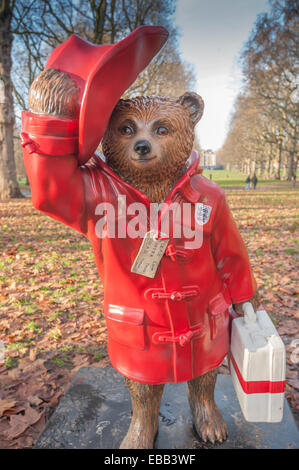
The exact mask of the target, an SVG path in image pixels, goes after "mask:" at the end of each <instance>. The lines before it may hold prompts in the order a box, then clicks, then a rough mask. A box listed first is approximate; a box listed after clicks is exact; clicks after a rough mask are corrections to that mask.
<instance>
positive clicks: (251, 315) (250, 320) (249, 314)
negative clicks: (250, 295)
mask: <svg viewBox="0 0 299 470" xmlns="http://www.w3.org/2000/svg"><path fill="white" fill-rule="evenodd" d="M243 312H244V323H245V325H246V326H247V327H250V326H256V321H257V317H256V313H255V311H254V308H253V306H252V304H251V303H250V302H245V303H244V304H243Z"/></svg>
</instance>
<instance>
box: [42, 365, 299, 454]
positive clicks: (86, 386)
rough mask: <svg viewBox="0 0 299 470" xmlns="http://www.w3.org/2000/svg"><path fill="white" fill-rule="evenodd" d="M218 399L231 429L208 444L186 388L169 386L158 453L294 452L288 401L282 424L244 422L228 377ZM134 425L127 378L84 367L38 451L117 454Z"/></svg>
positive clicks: (297, 440)
mask: <svg viewBox="0 0 299 470" xmlns="http://www.w3.org/2000/svg"><path fill="white" fill-rule="evenodd" d="M215 399H216V403H217V405H218V407H219V408H220V411H221V413H222V415H223V417H224V419H225V421H226V423H227V426H228V434H229V437H228V439H227V440H226V441H225V442H224V443H222V444H215V445H212V444H205V443H203V442H201V441H200V440H199V438H198V437H197V434H196V432H195V431H194V429H193V426H192V418H191V414H190V409H189V405H188V400H187V394H186V384H185V383H181V384H167V385H166V386H165V389H164V393H163V397H162V404H161V410H160V425H159V433H158V437H157V439H156V443H155V449H211V448H213V449H294V448H298V447H299V431H298V429H297V426H296V423H295V421H294V418H293V415H292V413H291V411H290V408H289V405H288V403H287V400H285V403H284V417H283V420H282V421H281V422H280V423H275V424H269V423H248V422H246V421H245V420H244V418H243V415H242V412H241V409H240V406H239V403H238V400H237V397H236V394H235V391H234V388H233V385H232V381H231V377H230V376H229V375H218V378H217V384H216V391H215ZM130 419H131V402H130V396H129V393H128V391H127V388H126V386H125V384H124V379H123V377H122V376H121V375H120V374H119V373H118V372H116V371H115V370H114V369H112V368H103V369H101V368H93V367H82V368H81V369H80V370H79V372H78V374H77V375H76V377H75V378H74V380H73V382H72V384H71V386H70V387H69V389H68V391H67V392H66V394H65V396H64V397H63V398H62V399H61V401H60V403H59V406H58V407H57V409H56V410H55V412H54V413H53V415H52V416H51V419H50V420H49V422H48V424H47V426H46V428H45V430H44V431H43V433H42V434H41V436H40V438H39V440H38V442H37V444H36V445H35V448H36V449H118V448H119V445H120V443H121V441H122V439H123V437H124V436H125V434H126V432H127V429H128V427H129V423H130Z"/></svg>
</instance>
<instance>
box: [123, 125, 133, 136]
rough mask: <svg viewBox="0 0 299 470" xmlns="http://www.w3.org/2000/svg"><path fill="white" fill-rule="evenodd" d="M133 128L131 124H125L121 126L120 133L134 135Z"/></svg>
mask: <svg viewBox="0 0 299 470" xmlns="http://www.w3.org/2000/svg"><path fill="white" fill-rule="evenodd" d="M133 132H134V131H133V129H132V127H130V126H123V127H121V128H120V133H121V134H122V135H132V134H133Z"/></svg>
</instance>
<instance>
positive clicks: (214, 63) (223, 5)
mask: <svg viewBox="0 0 299 470" xmlns="http://www.w3.org/2000/svg"><path fill="white" fill-rule="evenodd" d="M265 11H268V3H267V0H177V11H176V17H175V22H176V25H177V26H178V30H179V33H180V37H179V46H180V52H181V57H182V58H183V59H184V60H186V61H188V62H190V63H191V64H193V65H194V69H195V73H196V78H197V82H196V88H195V89H194V90H189V91H195V92H196V93H199V94H200V95H201V96H202V98H203V100H204V102H205V111H204V115H203V117H202V119H201V120H200V121H199V123H198V124H197V126H196V133H197V134H198V136H199V140H200V144H201V147H202V148H203V149H205V150H206V149H212V150H217V149H219V148H220V147H221V145H222V144H223V143H224V140H225V136H226V133H227V130H228V124H229V117H230V114H231V112H232V109H233V104H234V101H235V98H236V96H237V95H238V93H239V91H240V88H241V85H242V82H241V70H240V67H239V65H238V62H237V57H238V54H239V52H240V50H241V49H242V47H243V45H244V42H246V40H247V39H248V37H249V34H250V32H251V30H252V28H253V26H254V23H255V21H256V18H257V15H258V14H259V13H262V12H265Z"/></svg>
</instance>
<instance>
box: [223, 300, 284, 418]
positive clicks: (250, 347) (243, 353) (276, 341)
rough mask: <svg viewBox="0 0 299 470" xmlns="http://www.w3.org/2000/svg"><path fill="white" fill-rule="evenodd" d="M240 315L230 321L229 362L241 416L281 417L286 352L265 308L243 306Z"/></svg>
mask: <svg viewBox="0 0 299 470" xmlns="http://www.w3.org/2000/svg"><path fill="white" fill-rule="evenodd" d="M243 310H244V317H238V318H235V319H234V320H233V321H232V333H231V347H230V353H229V365H230V371H231V376H232V380H233V384H234V388H235V391H236V394H237V396H238V400H239V403H240V406H241V410H242V412H243V415H244V418H245V419H246V420H247V421H251V422H267V423H277V422H280V421H281V420H282V416H283V402H284V384H285V369H286V355H285V347H284V344H283V342H282V340H281V338H280V336H279V335H278V333H277V331H276V328H275V326H274V325H273V323H272V321H271V320H270V318H269V316H268V314H267V312H266V311H265V310H264V309H260V310H258V311H257V312H256V314H255V312H254V309H253V307H252V305H251V303H249V302H246V303H245V304H244V306H243Z"/></svg>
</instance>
